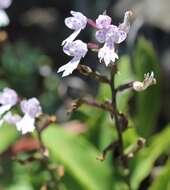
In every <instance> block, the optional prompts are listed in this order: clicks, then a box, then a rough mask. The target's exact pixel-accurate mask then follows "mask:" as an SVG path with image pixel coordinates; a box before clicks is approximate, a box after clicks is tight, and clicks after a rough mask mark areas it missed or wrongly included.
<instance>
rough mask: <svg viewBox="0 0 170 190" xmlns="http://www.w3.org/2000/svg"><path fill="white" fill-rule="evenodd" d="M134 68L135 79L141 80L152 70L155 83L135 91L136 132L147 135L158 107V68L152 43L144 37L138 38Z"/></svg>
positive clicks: (154, 120)
mask: <svg viewBox="0 0 170 190" xmlns="http://www.w3.org/2000/svg"><path fill="white" fill-rule="evenodd" d="M134 68H135V72H136V75H137V79H138V80H141V81H143V78H144V74H145V73H148V72H151V71H154V74H155V77H156V80H157V84H156V85H154V86H151V87H149V88H148V89H147V90H145V91H143V92H140V93H137V97H136V108H137V110H136V113H137V114H136V125H137V130H138V133H139V134H140V135H142V136H144V137H148V136H149V135H150V132H151V131H152V129H153V128H154V126H155V123H156V120H157V116H158V113H159V110H160V109H159V108H160V99H161V98H160V68H159V64H158V59H157V56H156V53H155V51H154V49H153V47H152V44H151V43H150V42H148V41H147V40H145V39H144V38H139V40H138V43H137V47H136V53H135V59H134Z"/></svg>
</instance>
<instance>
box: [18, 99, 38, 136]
mask: <svg viewBox="0 0 170 190" xmlns="http://www.w3.org/2000/svg"><path fill="white" fill-rule="evenodd" d="M20 107H21V110H22V112H23V113H24V116H23V118H21V119H20V120H19V121H18V122H17V123H16V127H17V130H18V131H21V132H22V134H26V133H28V132H33V131H34V129H35V118H37V117H38V116H39V115H40V114H41V113H42V108H41V106H40V102H39V101H38V100H37V99H36V98H30V99H28V100H23V101H21V104H20Z"/></svg>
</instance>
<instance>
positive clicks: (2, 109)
mask: <svg viewBox="0 0 170 190" xmlns="http://www.w3.org/2000/svg"><path fill="white" fill-rule="evenodd" d="M11 107H12V106H11V105H10V104H8V105H3V106H0V116H1V115H2V114H4V113H5V112H6V111H8V110H10V109H11Z"/></svg>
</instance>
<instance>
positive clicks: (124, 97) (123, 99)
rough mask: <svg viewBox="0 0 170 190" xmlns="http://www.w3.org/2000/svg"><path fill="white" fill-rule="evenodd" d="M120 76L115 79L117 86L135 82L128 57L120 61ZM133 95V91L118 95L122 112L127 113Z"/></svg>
mask: <svg viewBox="0 0 170 190" xmlns="http://www.w3.org/2000/svg"><path fill="white" fill-rule="evenodd" d="M117 64H118V74H117V75H116V77H115V84H116V86H119V85H122V84H125V83H127V82H130V81H131V80H133V73H132V68H131V65H130V59H129V57H128V56H123V57H121V58H120V60H119V61H118V63H117ZM131 95H132V91H131V90H126V91H123V92H121V93H119V94H118V96H117V104H118V109H119V111H120V112H127V111H128V110H127V109H128V101H129V98H130V97H131Z"/></svg>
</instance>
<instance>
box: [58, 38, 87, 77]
mask: <svg viewBox="0 0 170 190" xmlns="http://www.w3.org/2000/svg"><path fill="white" fill-rule="evenodd" d="M63 51H64V53H65V54H67V55H69V56H73V59H72V60H71V61H69V62H68V63H67V64H65V65H63V66H61V67H60V68H59V69H58V71H57V72H58V73H59V72H62V71H64V72H63V75H62V76H63V77H65V76H67V75H70V74H71V73H72V72H73V71H74V70H75V69H76V68H77V66H78V64H79V62H80V60H81V58H83V57H85V55H86V53H87V51H88V49H87V44H85V43H84V42H82V41H81V40H76V41H74V42H71V43H69V44H66V45H65V46H64V47H63Z"/></svg>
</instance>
